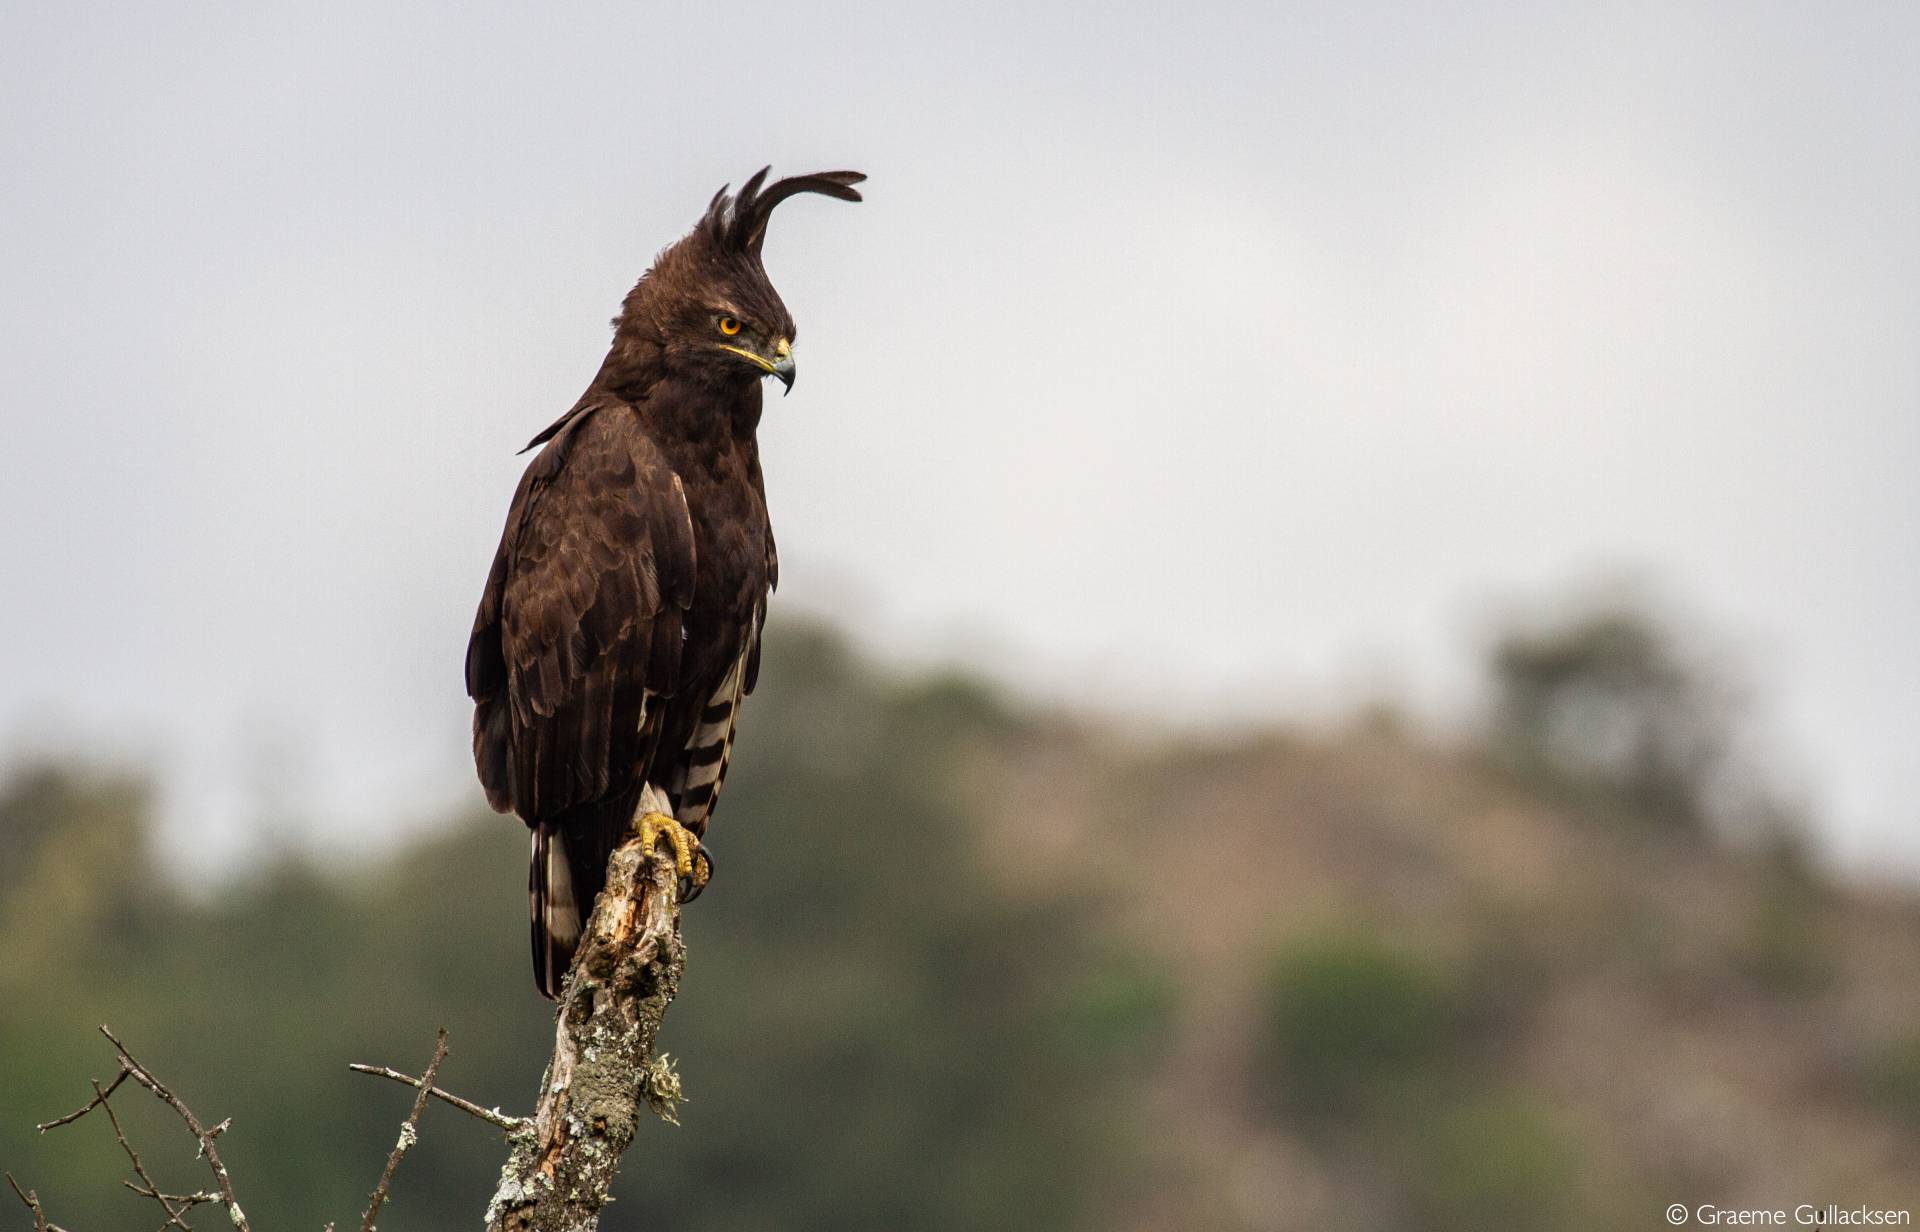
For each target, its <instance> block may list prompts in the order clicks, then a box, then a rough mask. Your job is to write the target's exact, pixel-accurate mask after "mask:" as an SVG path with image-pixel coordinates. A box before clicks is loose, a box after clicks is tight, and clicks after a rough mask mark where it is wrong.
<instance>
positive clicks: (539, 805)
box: [466, 168, 866, 998]
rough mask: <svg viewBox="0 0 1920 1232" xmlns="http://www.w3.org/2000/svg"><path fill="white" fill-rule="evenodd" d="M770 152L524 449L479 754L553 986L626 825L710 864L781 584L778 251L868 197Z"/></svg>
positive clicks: (481, 681)
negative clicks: (777, 212)
mask: <svg viewBox="0 0 1920 1232" xmlns="http://www.w3.org/2000/svg"><path fill="white" fill-rule="evenodd" d="M769 170H770V168H762V169H761V170H760V171H759V172H758V173H756V174H755V175H754V176H752V177H751V178H750V179H748V180H747V181H746V183H744V184H743V185H741V187H740V190H739V192H737V193H729V192H728V191H727V189H726V188H724V187H723V188H722V189H721V190H720V191H719V192H718V193H715V194H714V196H713V200H712V201H711V202H710V203H709V204H708V206H707V209H706V212H705V213H704V214H703V215H702V216H701V218H700V220H699V221H698V222H697V223H696V224H695V225H694V227H693V230H692V231H690V232H689V233H688V234H687V235H686V236H684V237H683V238H681V239H680V240H678V241H677V242H675V243H674V244H672V245H671V246H669V247H668V248H666V249H665V250H663V251H662V252H661V253H660V254H659V255H658V256H657V257H655V258H654V263H653V267H652V268H651V269H649V270H648V271H647V272H646V273H645V274H643V275H641V277H640V281H639V282H638V283H636V284H635V285H634V288H633V290H632V291H631V292H629V293H628V295H627V297H626V300H625V301H624V303H623V304H622V307H621V311H620V315H619V316H618V317H616V318H614V322H613V344H612V346H611V347H610V348H609V349H608V351H607V357H606V359H605V360H604V361H603V362H602V363H601V365H600V370H599V371H598V372H597V373H596V374H595V375H594V378H593V381H592V383H590V384H589V385H588V386H587V390H586V392H585V393H584V394H582V395H581V396H580V399H579V401H577V402H575V403H574V404H573V406H572V408H571V409H569V410H568V411H567V413H566V414H564V415H562V416H561V417H560V418H559V419H557V420H555V421H554V423H553V425H552V426H551V427H549V428H547V429H546V430H545V431H544V432H541V433H540V434H539V435H538V436H536V437H534V438H533V440H532V441H531V442H529V443H528V445H527V447H526V449H527V450H530V449H533V448H534V447H535V446H540V447H541V448H540V452H539V453H538V454H536V455H535V456H534V458H533V460H532V462H531V463H529V465H528V466H527V469H526V473H525V474H524V475H522V476H521V479H520V483H519V486H518V488H517V489H516V490H515V491H514V494H513V503H512V505H511V506H510V507H509V509H508V511H507V522H506V528H505V530H504V531H503V532H502V533H501V536H500V547H499V550H498V551H497V552H496V553H495V554H494V558H493V567H492V569H491V570H490V571H489V572H488V574H487V582H486V589H485V590H484V591H483V592H482V594H481V596H480V608H479V612H478V613H477V614H476V615H475V617H474V621H473V633H472V636H471V637H470V638H469V639H468V641H467V657H466V684H467V694H468V696H470V697H471V698H472V699H473V704H474V709H473V758H474V764H475V766H476V767H477V768H478V770H479V773H480V783H481V786H482V787H483V788H484V789H485V791H486V796H487V802H488V803H489V804H490V805H492V806H493V808H494V809H496V810H497V811H499V812H502V813H507V812H512V813H517V814H518V815H519V816H520V817H521V818H522V819H523V820H524V821H525V822H526V823H527V826H528V828H529V830H530V831H531V839H532V852H531V857H530V860H529V869H528V878H527V880H528V893H529V901H530V904H531V914H532V925H533V928H532V933H533V972H534V980H535V982H536V983H537V984H538V985H539V988H540V991H541V992H542V993H543V994H545V995H546V996H548V997H551V998H557V997H558V996H559V995H560V990H561V986H562V984H563V982H564V981H565V979H566V976H567V971H568V969H569V967H570V966H571V965H572V962H573V954H574V950H575V948H576V946H577V945H578V943H579V939H580V934H581V929H582V925H583V921H584V920H585V919H586V917H587V915H588V914H589V913H590V912H591V910H592V905H593V900H594V896H595V895H596V894H597V893H598V892H599V890H600V887H601V884H602V882H603V881H604V880H605V878H606V867H607V860H608V858H609V857H610V856H611V854H612V852H613V850H614V849H615V848H616V847H618V846H619V845H620V844H621V843H622V842H624V841H625V840H626V839H627V838H628V836H629V835H632V834H634V833H636V832H637V833H638V834H639V835H640V837H641V838H642V840H643V841H645V842H646V843H647V845H648V848H649V850H651V849H652V848H653V846H654V845H655V843H656V842H657V841H660V840H665V841H666V842H668V843H669V844H670V845H671V846H672V848H673V854H674V861H675V865H676V868H677V870H678V873H679V876H680V878H681V884H682V889H683V894H682V897H683V898H685V899H690V898H692V897H693V896H694V895H696V894H698V893H699V891H700V889H701V888H702V887H704V886H705V885H706V883H707V881H708V879H709V878H710V877H711V876H712V872H713V861H712V856H711V854H710V853H709V852H708V850H707V849H706V848H704V847H703V846H702V845H701V842H700V839H701V837H702V836H703V835H704V834H705V833H706V829H707V823H708V821H709V820H710V819H711V817H712V815H713V808H714V802H715V800H716V799H717V798H718V796H719V794H720V785H721V783H722V782H724V781H725V779H726V774H727V762H728V758H729V756H730V754H731V752H732V748H733V733H734V724H735V722H736V721H737V719H738V718H739V714H740V706H741V701H742V699H743V698H745V697H746V695H747V694H749V693H751V692H753V686H754V681H755V679H756V677H757V676H758V674H759V670H760V636H761V629H762V627H763V625H764V623H765V621H766V615H767V600H768V597H769V596H770V595H771V594H772V592H773V588H774V586H775V584H776V583H777V581H778V580H779V561H778V558H777V557H776V555H775V553H774V544H773V528H772V525H771V524H770V522H769V521H768V518H767V499H766V489H765V485H764V484H763V482H762V479H761V470H760V448H759V444H758V442H757V440H756V437H755V433H756V430H757V429H758V427H759V423H760V410H761V382H762V379H763V378H765V377H768V376H772V377H775V378H777V379H778V380H779V381H780V383H781V384H782V385H783V386H784V387H785V389H786V390H788V391H791V390H792V388H793V380H794V361H793V342H794V338H795V329H794V324H793V318H792V317H791V316H790V315H789V314H788V312H787V308H786V305H785V304H784V303H783V302H781V299H780V295H779V293H778V292H776V291H775V290H774V288H773V284H772V283H771V282H770V281H769V280H768V278H767V271H766V268H765V267H764V266H763V265H762V264H761V255H760V253H761V246H762V244H763V243H764V242H765V240H766V235H767V220H768V218H769V217H770V216H771V214H772V213H773V209H774V207H775V206H777V205H779V204H780V203H781V202H782V201H785V200H787V199H788V198H789V197H793V196H797V195H800V194H803V193H818V194H820V195H823V196H827V197H835V198H838V199H839V200H842V201H858V200H860V194H859V193H858V192H857V191H855V189H854V187H853V186H854V185H855V184H858V183H860V182H861V181H862V180H864V179H866V177H865V176H864V175H862V174H860V173H859V172H856V171H822V172H816V173H814V174H812V175H800V176H793V177H791V178H788V179H782V180H776V181H774V182H773V183H771V184H769V183H767V182H766V177H767V172H768V171H769ZM521 452H523V453H524V452H526V450H522V451H521Z"/></svg>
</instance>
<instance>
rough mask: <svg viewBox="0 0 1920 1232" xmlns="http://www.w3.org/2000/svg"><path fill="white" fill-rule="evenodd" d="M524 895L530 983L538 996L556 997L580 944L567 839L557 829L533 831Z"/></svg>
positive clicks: (578, 912)
mask: <svg viewBox="0 0 1920 1232" xmlns="http://www.w3.org/2000/svg"><path fill="white" fill-rule="evenodd" d="M527 891H528V898H529V903H530V911H531V915H532V925H533V980H534V983H536V984H538V985H539V986H540V992H541V993H542V994H543V995H544V996H547V997H549V998H551V999H553V1000H558V999H559V997H560V989H561V986H562V985H564V984H565V983H566V982H567V969H568V968H569V967H571V966H572V965H573V952H574V950H575V948H577V947H578V946H579V944H580V932H581V926H582V914H581V904H580V900H579V898H578V896H577V895H576V894H575V893H574V885H573V865H572V863H571V862H570V860H569V858H568V854H567V839H566V835H565V833H564V832H562V831H561V830H560V829H559V828H558V827H555V828H551V829H550V828H548V827H547V826H544V825H536V826H534V827H533V852H532V856H531V858H530V859H529V861H528V865H527Z"/></svg>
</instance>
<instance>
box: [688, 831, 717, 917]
mask: <svg viewBox="0 0 1920 1232" xmlns="http://www.w3.org/2000/svg"><path fill="white" fill-rule="evenodd" d="M702 860H705V861H706V862H707V875H706V876H704V877H682V878H681V879H680V904H681V906H685V905H686V904H688V903H690V902H692V901H693V900H694V899H696V898H699V897H700V891H702V890H704V889H706V888H707V883H708V882H710V881H712V880H713V870H714V869H715V868H716V867H718V866H717V865H715V864H714V862H713V856H712V855H710V854H708V852H707V845H706V843H705V842H702V843H701V844H700V845H699V846H698V847H696V848H694V849H693V870H694V872H696V873H697V872H699V871H700V861H702Z"/></svg>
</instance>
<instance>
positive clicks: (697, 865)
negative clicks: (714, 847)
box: [633, 809, 713, 903]
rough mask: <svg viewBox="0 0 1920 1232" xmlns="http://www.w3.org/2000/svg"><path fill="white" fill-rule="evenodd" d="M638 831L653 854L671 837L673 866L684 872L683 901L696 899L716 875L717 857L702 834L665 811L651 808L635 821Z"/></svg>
mask: <svg viewBox="0 0 1920 1232" xmlns="http://www.w3.org/2000/svg"><path fill="white" fill-rule="evenodd" d="M633 829H634V833H636V834H637V835H639V837H640V843H641V845H642V846H643V847H645V848H646V849H647V853H648V854H649V855H651V854H653V851H654V849H655V848H656V847H657V846H658V845H659V843H660V840H661V839H665V840H667V843H668V845H669V846H671V847H672V848H673V868H674V871H675V872H677V873H679V874H680V901H681V902H683V903H689V902H692V901H693V900H694V899H696V898H698V897H699V896H700V891H701V890H704V889H705V888H706V886H707V882H708V881H710V880H712V878H713V857H711V856H709V855H708V854H707V853H706V851H705V850H703V849H702V848H701V846H700V839H699V836H698V835H696V834H694V832H693V831H691V830H689V829H687V828H686V827H685V826H683V825H681V824H680V823H679V822H678V821H675V820H674V819H673V818H672V817H669V816H668V815H667V814H665V813H661V812H657V811H655V810H653V809H648V810H647V811H646V812H644V813H642V814H640V816H639V817H638V818H636V819H635V820H634V823H633Z"/></svg>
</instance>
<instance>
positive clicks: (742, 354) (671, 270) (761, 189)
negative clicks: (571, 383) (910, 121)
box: [609, 167, 867, 389]
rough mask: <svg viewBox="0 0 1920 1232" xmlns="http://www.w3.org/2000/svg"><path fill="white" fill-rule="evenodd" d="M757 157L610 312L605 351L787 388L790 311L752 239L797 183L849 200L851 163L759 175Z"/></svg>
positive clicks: (716, 378) (853, 197) (854, 196)
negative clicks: (735, 188) (734, 189)
mask: <svg viewBox="0 0 1920 1232" xmlns="http://www.w3.org/2000/svg"><path fill="white" fill-rule="evenodd" d="M768 170H769V168H766V167H762V168H761V169H760V170H759V171H758V172H756V173H755V174H754V175H753V177H752V178H751V179H749V180H748V181H747V182H746V183H745V184H742V185H741V186H740V191H739V192H738V193H729V192H728V191H727V190H726V189H725V188H722V189H721V190H720V191H719V192H717V193H715V194H714V196H713V200H712V201H711V202H710V203H708V205H707V212H706V213H705V214H703V215H702V216H701V218H700V221H699V222H698V223H696V224H695V225H694V228H693V230H692V231H691V232H689V233H688V234H687V235H686V236H685V237H684V238H683V239H681V240H680V241H679V242H678V243H676V244H674V245H673V246H672V247H670V248H668V249H667V250H666V251H664V252H662V253H661V254H660V255H659V257H658V258H656V259H655V261H654V264H653V268H652V269H650V270H648V271H647V273H646V274H645V276H643V277H642V278H641V279H640V281H639V283H638V284H637V285H635V287H634V288H633V291H632V292H631V293H630V294H628V296H627V300H626V303H625V305H624V306H623V308H622V310H621V313H620V316H619V317H618V318H616V319H615V321H614V323H613V324H614V351H613V355H610V356H609V360H610V361H611V360H613V359H614V358H615V357H618V356H620V355H621V354H622V351H623V348H625V350H626V351H627V352H628V353H630V354H631V355H632V356H634V357H638V356H642V355H657V356H659V357H660V358H661V359H662V360H663V361H664V362H665V364H666V366H667V367H668V369H669V370H671V371H675V372H678V373H681V374H684V375H689V376H695V377H698V378H700V379H703V380H706V381H709V382H711V383H713V384H718V385H727V384H735V385H739V384H747V383H751V382H753V381H755V380H758V379H759V378H761V377H763V376H775V377H778V378H780V382H781V384H782V385H784V386H786V387H787V388H788V389H792V388H793V377H794V366H793V341H794V335H795V329H794V324H793V317H792V316H791V315H789V314H788V312H787V306H786V305H785V304H784V303H782V302H781V300H780V293H779V292H777V291H775V290H774V289H773V283H772V282H770V281H768V279H767V271H766V267H765V266H763V265H762V264H761V262H760V247H761V245H762V243H764V242H765V240H766V237H767V220H768V218H769V217H770V216H771V215H772V214H773V207H775V206H776V205H779V204H780V203H781V202H782V201H785V200H786V199H787V198H788V197H792V196H797V195H798V194H800V193H819V194H821V195H822V196H828V197H837V198H839V199H840V200H842V201H858V200H860V194H859V193H858V192H856V191H855V190H854V188H853V185H855V184H858V183H859V182H860V181H862V180H864V179H866V178H867V177H866V176H864V175H862V174H861V173H859V172H858V171H821V172H816V173H815V174H813V175H797V176H792V177H790V178H788V179H784V180H775V181H774V182H773V183H771V184H767V183H766V182H765V181H766V178H767V171H768Z"/></svg>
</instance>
